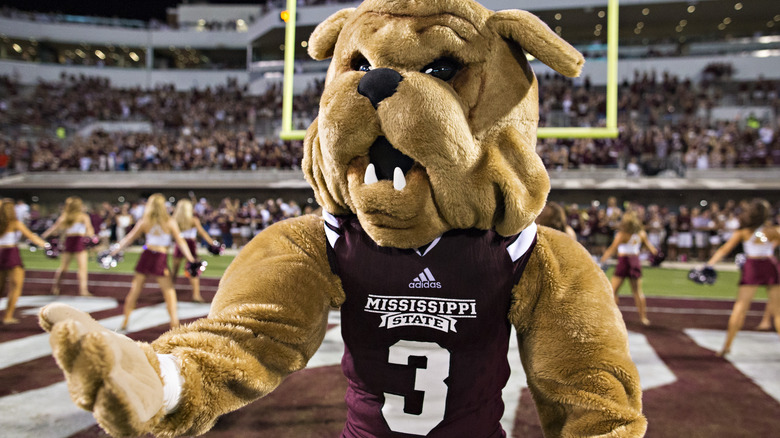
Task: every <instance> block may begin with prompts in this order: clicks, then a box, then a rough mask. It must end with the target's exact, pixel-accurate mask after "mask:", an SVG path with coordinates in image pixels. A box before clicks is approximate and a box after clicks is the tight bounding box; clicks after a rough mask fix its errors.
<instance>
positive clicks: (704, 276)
mask: <svg viewBox="0 0 780 438" xmlns="http://www.w3.org/2000/svg"><path fill="white" fill-rule="evenodd" d="M688 279H689V280H691V281H692V282H694V283H697V284H709V285H713V284H715V280H717V279H718V273H717V272H715V270H714V269H712V266H705V267H703V268H694V269H691V270H690V271H688Z"/></svg>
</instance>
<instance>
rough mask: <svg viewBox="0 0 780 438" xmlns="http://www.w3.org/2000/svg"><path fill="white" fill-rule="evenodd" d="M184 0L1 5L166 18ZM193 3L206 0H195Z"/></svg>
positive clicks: (42, 0) (34, 0)
mask: <svg viewBox="0 0 780 438" xmlns="http://www.w3.org/2000/svg"><path fill="white" fill-rule="evenodd" d="M180 3H187V2H186V1H184V0H122V1H120V0H102V1H98V0H79V1H73V0H65V1H63V0H0V6H8V7H11V8H14V9H19V10H22V11H37V12H61V13H64V14H74V15H93V16H99V17H114V16H116V17H119V18H135V19H140V20H149V19H150V18H157V19H158V20H161V21H165V16H166V14H165V11H166V9H167V8H169V7H174V6H176V5H177V4H180ZM190 3H193V4H195V3H206V2H195V1H191V2H190ZM208 3H214V4H220V3H229V4H257V3H258V2H257V0H254V1H242V0H211V1H209V2H208Z"/></svg>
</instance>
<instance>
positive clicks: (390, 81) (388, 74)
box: [358, 68, 403, 108]
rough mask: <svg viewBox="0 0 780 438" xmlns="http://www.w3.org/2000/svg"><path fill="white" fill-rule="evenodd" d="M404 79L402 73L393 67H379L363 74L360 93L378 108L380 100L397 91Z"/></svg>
mask: <svg viewBox="0 0 780 438" xmlns="http://www.w3.org/2000/svg"><path fill="white" fill-rule="evenodd" d="M402 80H403V77H402V76H401V74H400V73H398V72H397V71H395V70H393V69H391V68H377V69H374V70H371V71H369V72H368V73H366V74H365V75H364V76H363V79H361V80H360V83H359V84H358V93H360V94H362V95H363V96H366V97H367V98H368V100H370V101H371V105H374V108H376V107H377V106H379V102H381V101H383V100H385V99H387V98H388V97H390V96H392V95H393V94H394V93H395V90H397V89H398V84H399V83H400V82H401V81H402Z"/></svg>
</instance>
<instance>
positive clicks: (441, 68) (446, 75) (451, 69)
mask: <svg viewBox="0 0 780 438" xmlns="http://www.w3.org/2000/svg"><path fill="white" fill-rule="evenodd" d="M461 67H462V66H461V65H460V63H459V62H458V61H455V60H454V59H452V58H439V59H437V60H436V61H433V62H432V63H430V64H428V65H426V66H425V67H423V69H422V70H420V71H421V72H422V73H425V74H426V75H431V76H433V77H435V78H438V79H441V80H442V81H445V82H446V81H449V80H450V79H452V78H453V77H454V76H455V74H457V73H458V72H459V71H460V69H461Z"/></svg>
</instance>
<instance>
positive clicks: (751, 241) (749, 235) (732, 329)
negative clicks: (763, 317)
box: [707, 199, 780, 356]
mask: <svg viewBox="0 0 780 438" xmlns="http://www.w3.org/2000/svg"><path fill="white" fill-rule="evenodd" d="M770 217H771V207H770V206H769V203H768V202H767V201H766V200H764V199H754V200H753V201H751V202H750V204H749V205H748V207H747V208H746V209H745V210H744V211H743V213H742V215H741V216H740V228H739V229H737V230H736V231H735V232H734V233H733V234H732V235H731V237H730V238H729V240H727V241H726V243H724V244H723V245H722V246H721V247H720V248H718V250H717V251H715V254H713V255H712V257H711V258H710V259H709V260H708V261H707V266H710V267H711V266H712V265H714V264H715V263H717V262H718V261H720V260H721V259H722V258H723V257H725V256H726V255H728V254H729V253H730V252H731V250H733V249H734V248H735V247H736V246H737V245H738V244H739V243H742V249H743V250H744V252H745V256H746V260H745V264H743V265H742V268H741V270H740V278H739V286H738V288H737V299H736V301H735V302H734V308H733V309H732V310H731V315H730V316H729V323H728V330H727V332H726V341H725V342H724V344H723V349H722V350H721V351H720V352H719V353H718V356H724V355H726V354H728V353H729V351H730V349H731V343H732V342H733V341H734V337H735V336H736V335H737V332H739V330H740V329H741V328H742V326H743V325H744V323H745V315H746V314H747V311H748V309H749V307H750V303H751V301H753V296H754V295H755V293H756V291H757V290H758V288H759V286H764V287H766V289H767V295H769V301H768V303H767V306H769V313H770V315H771V316H772V318H773V319H774V323H775V330H777V333H778V334H779V335H780V309H778V307H780V273H779V272H778V265H777V261H776V260H775V258H774V252H775V248H777V246H778V245H780V233H779V232H778V230H777V229H775V228H773V227H772V226H768V225H766V224H767V223H768V222H767V221H768V220H769V219H770Z"/></svg>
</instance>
